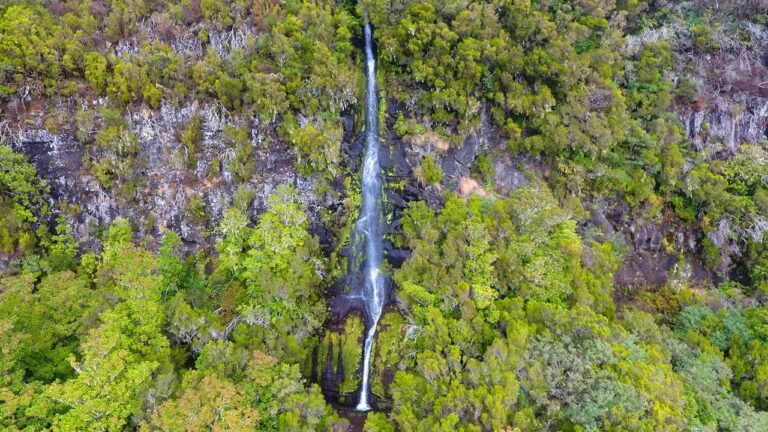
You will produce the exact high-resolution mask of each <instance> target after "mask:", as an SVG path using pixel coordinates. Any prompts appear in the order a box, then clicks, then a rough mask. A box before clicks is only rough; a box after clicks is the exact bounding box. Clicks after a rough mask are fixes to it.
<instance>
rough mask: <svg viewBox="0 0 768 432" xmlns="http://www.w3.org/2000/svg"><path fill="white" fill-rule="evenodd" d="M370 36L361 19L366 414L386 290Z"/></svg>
mask: <svg viewBox="0 0 768 432" xmlns="http://www.w3.org/2000/svg"><path fill="white" fill-rule="evenodd" d="M372 39H373V35H372V34H371V25H370V23H369V22H368V18H367V17H366V19H365V58H366V62H365V63H366V67H365V76H366V81H367V87H366V94H365V161H364V162H363V178H362V195H363V197H362V198H363V204H362V209H361V211H360V219H359V220H358V221H357V223H356V224H355V230H356V231H357V233H358V234H360V235H362V236H363V237H364V238H365V253H366V255H365V267H364V273H365V274H364V276H365V285H364V287H363V290H362V296H363V300H364V301H365V305H366V313H367V318H368V319H367V320H366V321H367V325H368V331H367V333H366V335H365V345H364V348H363V383H362V386H361V388H360V401H359V402H358V404H357V407H356V409H357V410H359V411H368V410H370V409H371V406H370V404H369V402H368V398H369V395H370V383H369V376H370V372H371V352H372V350H373V338H374V336H375V334H376V324H377V323H378V321H379V317H380V316H381V309H382V307H383V306H384V301H385V298H386V297H385V296H386V292H385V291H386V286H385V281H384V277H383V275H382V274H381V271H380V267H381V260H382V255H383V251H382V239H381V231H382V229H381V193H382V192H381V167H380V166H379V103H378V98H377V94H376V59H375V57H374V55H373V40H372Z"/></svg>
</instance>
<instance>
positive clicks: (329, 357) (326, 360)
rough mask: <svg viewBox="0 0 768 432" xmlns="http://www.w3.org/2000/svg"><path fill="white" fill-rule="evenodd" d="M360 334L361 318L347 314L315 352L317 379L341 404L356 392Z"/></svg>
mask: <svg viewBox="0 0 768 432" xmlns="http://www.w3.org/2000/svg"><path fill="white" fill-rule="evenodd" d="M364 331H365V321H364V319H363V317H362V315H361V314H359V313H353V314H350V315H349V316H347V318H346V319H345V320H344V323H343V324H342V326H341V327H340V329H339V330H338V331H332V330H329V331H328V332H327V333H326V334H325V336H324V337H323V340H322V342H321V343H320V345H319V346H318V349H317V363H316V364H317V370H316V372H317V375H318V376H320V377H322V379H323V381H324V382H325V383H326V384H327V385H326V386H325V387H326V390H330V391H332V392H334V393H337V394H338V399H339V402H342V403H351V402H352V400H351V398H353V397H354V395H356V394H357V391H358V389H359V388H360V381H361V379H362V367H361V366H362V363H361V361H362V356H363V333H364Z"/></svg>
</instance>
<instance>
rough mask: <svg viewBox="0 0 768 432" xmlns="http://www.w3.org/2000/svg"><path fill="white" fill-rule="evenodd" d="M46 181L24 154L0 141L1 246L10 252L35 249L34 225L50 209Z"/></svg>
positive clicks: (3, 250)
mask: <svg viewBox="0 0 768 432" xmlns="http://www.w3.org/2000/svg"><path fill="white" fill-rule="evenodd" d="M47 192H48V186H47V185H46V183H45V182H44V181H43V180H41V179H40V178H38V176H37V169H35V167H34V165H32V164H30V163H29V162H27V161H26V159H25V158H24V156H22V155H20V154H18V153H16V152H14V151H13V150H11V148H10V147H8V146H7V145H5V144H0V248H1V249H2V252H4V253H6V254H10V253H14V252H17V251H19V252H31V251H32V247H33V246H34V244H35V240H36V239H35V235H34V233H33V226H34V224H35V223H36V222H38V218H39V217H40V216H45V215H46V214H47V213H48V205H47V203H46V201H45V196H46V194H47Z"/></svg>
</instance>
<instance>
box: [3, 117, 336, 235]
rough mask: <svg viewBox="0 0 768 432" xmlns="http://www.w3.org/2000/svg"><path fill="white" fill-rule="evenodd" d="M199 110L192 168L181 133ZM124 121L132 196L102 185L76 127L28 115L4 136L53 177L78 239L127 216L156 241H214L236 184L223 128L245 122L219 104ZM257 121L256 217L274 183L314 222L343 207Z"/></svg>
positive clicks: (253, 138)
mask: <svg viewBox="0 0 768 432" xmlns="http://www.w3.org/2000/svg"><path fill="white" fill-rule="evenodd" d="M196 114H197V115H200V116H201V117H202V136H203V138H202V148H201V149H199V152H198V154H197V156H196V158H195V159H196V164H195V166H194V167H192V168H188V167H186V166H185V165H184V164H183V163H180V161H179V155H180V154H183V152H184V151H185V149H184V147H183V145H182V144H181V143H180V142H179V139H178V135H179V130H180V129H181V128H182V127H183V126H184V125H186V124H188V123H189V121H190V119H191V118H192V116H193V115H196ZM127 121H128V123H129V125H130V126H129V127H130V131H131V133H132V134H133V135H135V136H136V138H137V139H138V142H139V145H140V163H139V164H138V165H137V170H138V171H137V172H136V173H135V175H136V176H137V177H138V180H139V182H138V184H139V187H138V189H137V190H136V191H135V193H134V194H133V195H132V196H127V197H126V196H123V194H121V193H120V192H119V191H118V190H116V189H113V190H105V189H104V188H103V187H102V186H101V185H100V183H99V181H97V179H96V178H95V177H94V176H93V175H92V174H91V173H90V172H89V170H88V169H87V163H88V149H87V147H88V146H87V145H86V144H84V143H82V142H81V141H80V140H79V139H78V138H77V136H76V134H75V132H74V131H73V129H74V126H73V125H71V124H70V125H65V127H63V128H61V129H60V130H58V131H57V132H50V131H48V130H46V129H44V128H43V127H42V121H41V119H40V118H38V119H35V118H34V117H31V118H28V122H29V123H31V124H28V123H22V124H21V125H20V126H18V127H16V128H13V127H10V126H7V127H6V135H7V140H8V142H9V143H10V145H11V146H12V147H13V148H14V149H15V150H17V151H20V152H22V153H24V154H25V155H27V156H28V157H29V159H30V160H31V161H32V162H33V163H34V164H35V165H36V166H37V168H38V170H39V172H40V175H41V176H42V177H44V178H45V179H47V180H48V182H49V183H50V185H51V190H52V197H53V199H54V200H57V201H59V202H62V203H67V204H68V205H69V206H70V208H71V209H72V211H73V213H74V217H73V218H72V222H73V224H74V226H73V231H74V234H75V237H76V238H77V240H78V241H80V242H82V243H84V244H86V245H88V244H92V243H93V242H94V240H96V235H97V234H96V233H97V232H98V230H95V229H94V228H97V227H103V226H105V225H108V224H109V223H110V222H111V221H112V220H114V219H115V218H118V217H123V218H127V219H129V220H131V221H132V222H133V224H134V225H135V227H136V228H137V229H138V230H139V235H140V238H147V239H155V240H157V239H159V238H160V237H162V235H163V233H165V232H166V231H168V230H173V231H176V232H177V233H179V234H180V235H181V236H182V238H183V239H184V241H185V242H186V243H187V244H188V245H189V246H190V247H191V249H195V248H198V247H201V246H205V245H210V244H211V243H212V240H213V239H214V238H215V237H216V236H215V233H214V231H215V228H216V224H217V222H218V221H219V219H220V217H221V215H222V213H223V211H224V210H225V209H226V208H227V207H228V206H229V205H230V204H231V202H232V198H233V195H234V194H235V192H236V189H237V185H236V184H235V181H234V180H233V176H232V174H231V172H230V170H229V161H230V160H231V159H232V157H233V150H232V149H231V148H229V147H228V146H227V145H226V144H225V142H224V139H223V137H222V134H223V131H224V127H225V125H228V124H230V125H231V124H238V123H241V122H242V121H243V120H239V119H233V118H231V117H230V116H229V115H228V113H227V112H226V111H225V110H224V109H223V108H221V107H220V106H210V105H204V106H198V105H197V104H194V105H188V106H184V107H173V106H168V105H166V106H163V107H162V108H161V109H159V110H151V109H148V108H146V107H141V108H139V109H137V110H132V111H131V110H129V112H128V114H127ZM252 123H253V124H251V125H249V126H250V131H251V133H250V139H251V144H252V145H253V149H254V152H253V159H254V162H255V164H254V166H255V168H256V169H255V172H254V173H253V175H252V177H251V178H250V179H248V180H247V181H246V182H245V184H246V185H247V186H250V188H251V189H252V190H253V191H254V192H255V194H254V198H253V201H252V202H251V204H250V207H249V210H250V213H251V215H252V216H255V215H257V214H259V213H261V212H262V211H264V210H265V208H266V202H267V198H268V197H269V195H270V193H271V192H272V190H273V189H274V188H275V187H277V186H278V185H280V184H286V183H287V184H292V185H293V186H295V187H296V188H297V189H298V190H299V191H300V194H301V200H302V202H304V203H305V204H306V205H307V207H308V210H309V212H310V213H311V216H312V219H313V221H319V212H320V210H321V209H324V208H334V207H335V206H336V205H338V202H339V198H338V194H336V195H335V196H334V194H331V193H325V194H319V193H317V192H316V190H315V188H314V186H313V180H312V178H310V177H308V176H305V175H301V174H300V173H299V172H298V171H297V170H296V168H295V166H294V163H295V160H296V156H295V154H294V153H293V151H292V150H291V149H290V148H288V147H287V146H286V145H284V143H282V142H281V141H279V140H265V136H264V128H263V127H260V125H259V124H258V122H257V121H253V122H252ZM267 142H268V143H267ZM193 199H201V200H202V203H203V204H204V209H205V212H206V214H207V218H206V220H200V218H196V217H195V216H194V215H193V214H191V212H190V211H189V205H190V202H191V201H192V200H193Z"/></svg>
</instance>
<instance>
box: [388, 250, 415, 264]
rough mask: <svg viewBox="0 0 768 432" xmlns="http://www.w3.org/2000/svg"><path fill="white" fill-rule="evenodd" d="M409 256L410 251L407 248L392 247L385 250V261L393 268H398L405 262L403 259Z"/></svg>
mask: <svg viewBox="0 0 768 432" xmlns="http://www.w3.org/2000/svg"><path fill="white" fill-rule="evenodd" d="M410 257H411V251H410V250H408V249H392V250H390V251H388V252H387V256H386V258H387V262H389V264H390V265H391V266H392V267H393V268H400V267H402V266H403V263H405V260H407V259H408V258H410Z"/></svg>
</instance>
